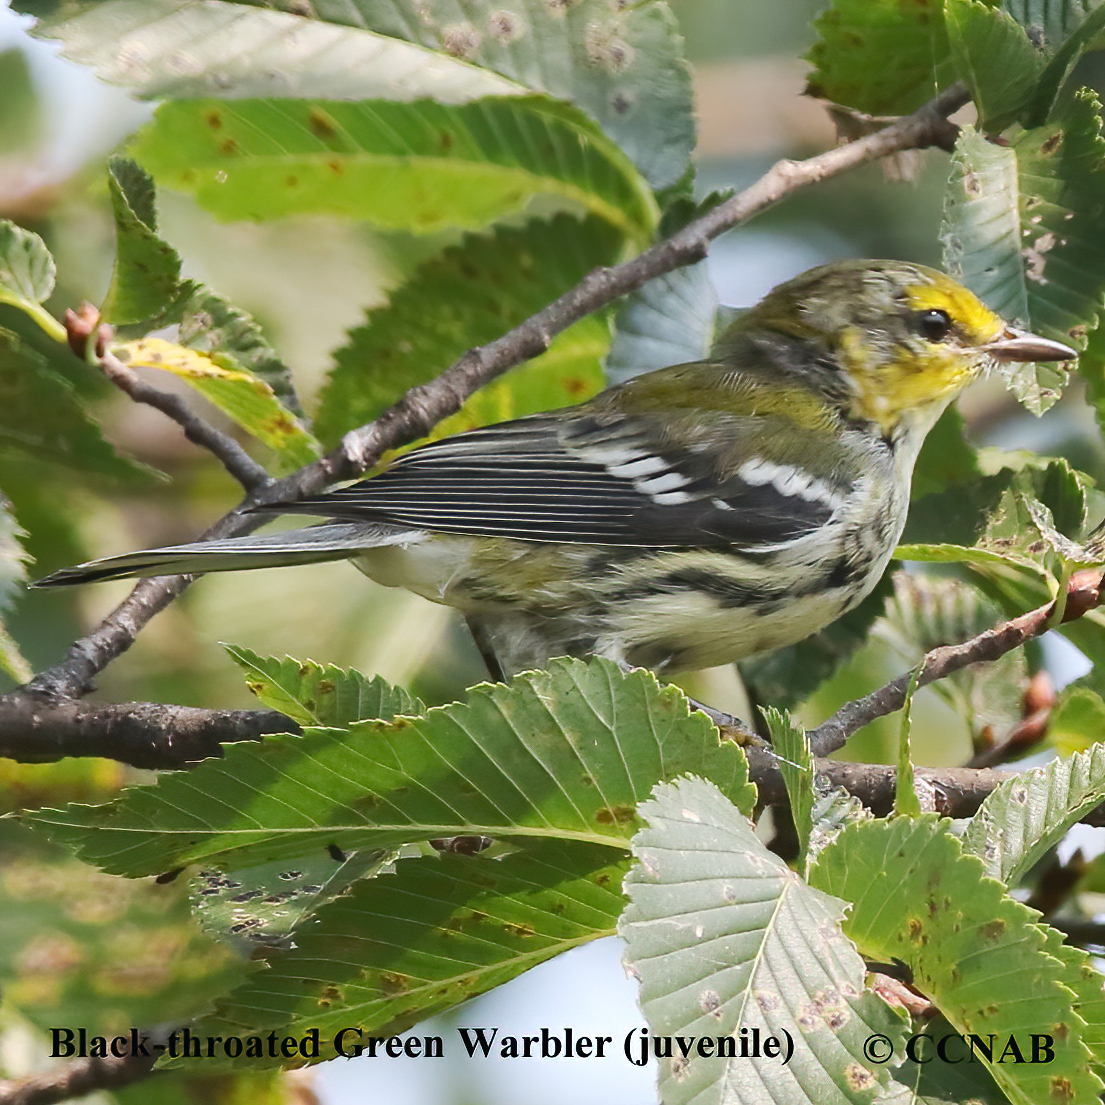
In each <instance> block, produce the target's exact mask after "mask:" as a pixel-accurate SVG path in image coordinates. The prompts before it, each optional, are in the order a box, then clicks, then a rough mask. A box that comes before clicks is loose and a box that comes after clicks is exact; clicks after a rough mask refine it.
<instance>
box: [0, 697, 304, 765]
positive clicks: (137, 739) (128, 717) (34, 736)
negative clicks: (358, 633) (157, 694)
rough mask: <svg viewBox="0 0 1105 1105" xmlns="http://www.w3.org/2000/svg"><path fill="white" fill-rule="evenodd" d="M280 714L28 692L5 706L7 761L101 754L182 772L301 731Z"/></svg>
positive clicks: (0, 748) (1, 740)
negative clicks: (229, 747)
mask: <svg viewBox="0 0 1105 1105" xmlns="http://www.w3.org/2000/svg"><path fill="white" fill-rule="evenodd" d="M298 732H300V729H299V726H298V725H297V724H296V723H295V722H294V721H292V719H291V718H289V717H285V716H284V715H283V714H280V713H277V712H276V711H275V710H201V709H197V708H195V707H192V706H167V705H162V704H159V703H153V702H123V703H119V704H113V705H110V706H99V705H96V704H93V703H87V702H79V701H76V700H74V699H57V698H50V697H46V696H43V695H38V694H32V693H25V694H22V695H18V696H15V695H13V696H9V697H8V698H7V699H6V700H3V701H0V757H6V758H8V759H12V760H17V761H19V762H20V763H52V762H53V761H55V760H60V759H63V758H65V757H66V756H102V757H104V758H105V759H109V760H118V761H119V762H121V763H125V764H130V765H131V766H132V767H142V768H149V769H157V768H178V767H184V766H185V765H186V764H189V763H194V762H195V761H196V760H202V759H205V758H207V757H208V756H221V755H222V745H224V744H227V743H230V742H232V741H243V740H258V739H259V738H260V737H263V736H267V735H269V734H272V733H298Z"/></svg>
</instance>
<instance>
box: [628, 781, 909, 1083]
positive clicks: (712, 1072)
mask: <svg viewBox="0 0 1105 1105" xmlns="http://www.w3.org/2000/svg"><path fill="white" fill-rule="evenodd" d="M641 812H642V814H643V815H644V817H645V818H647V820H648V823H649V827H648V828H646V829H643V830H641V832H639V833H638V834H637V836H636V837H634V840H633V850H634V853H635V855H636V856H637V858H638V861H639V862H638V865H637V866H636V867H634V868H633V870H632V871H631V872H630V873H629V875H628V876H627V878H626V883H625V885H626V891H627V892H628V894H629V898H630V904H629V906H628V907H627V909H626V911H625V913H624V914H623V916H622V920H621V922H620V923H619V926H618V930H619V932H620V933H621V935H622V937H623V938H624V939H625V941H626V945H627V952H626V959H627V963H628V965H629V970H630V971H631V973H632V974H634V975H635V976H636V977H637V978H638V979H639V980H640V983H641V999H640V1001H641V1009H642V1011H643V1012H644V1014H645V1018H646V1020H647V1021H648V1023H649V1028H650V1029H651V1031H652V1033H653V1034H654V1035H656V1036H661V1037H683V1038H684V1039H688V1038H691V1039H695V1038H702V1037H707V1038H711V1039H713V1038H717V1039H724V1038H726V1037H729V1038H732V1039H733V1040H734V1042H735V1043H737V1044H738V1046H739V1043H740V1041H742V1040H745V1039H746V1038H751V1037H752V1034H753V1033H754V1032H755V1031H756V1030H759V1034H760V1038H761V1041H762V1040H763V1039H764V1038H765V1037H774V1038H776V1039H778V1040H780V1041H781V1044H782V1047H781V1050H780V1053H779V1057H764V1056H763V1055H762V1054H761V1055H760V1056H759V1057H756V1056H754V1055H753V1056H749V1055H740V1054H738V1056H737V1057H735V1058H730V1059H726V1058H722V1057H719V1056H714V1055H710V1054H709V1053H707V1055H705V1056H703V1055H701V1054H699V1053H697V1052H696V1051H695V1050H694V1048H693V1044H692V1048H691V1054H690V1055H689V1056H687V1057H686V1058H684V1057H682V1056H680V1057H677V1058H675V1059H662V1060H661V1061H660V1096H661V1099H662V1100H663V1101H664V1102H665V1105H682V1103H684V1102H690V1101H702V1100H716V1101H733V1102H737V1101H739V1102H741V1103H742V1105H760V1103H764V1105H767V1103H774V1102H779V1101H817V1102H819V1103H821V1102H825V1103H836V1102H840V1103H844V1102H853V1101H860V1100H867V1101H869V1100H871V1098H872V1096H873V1095H874V1094H875V1093H878V1092H879V1091H881V1093H882V1094H887V1093H888V1092H891V1091H893V1089H894V1083H893V1082H892V1080H891V1078H890V1076H889V1073H888V1068H887V1067H886V1066H885V1065H883V1066H880V1065H877V1064H875V1063H872V1062H871V1061H870V1060H869V1059H867V1058H865V1054H864V1051H863V1046H864V1042H865V1040H867V1039H869V1038H870V1037H872V1036H873V1035H874V1034H875V1033H879V1034H881V1035H882V1036H883V1037H884V1038H885V1039H886V1043H887V1050H888V1052H891V1053H893V1052H895V1051H897V1050H898V1049H899V1048H900V1047H901V1046H902V1045H903V1043H904V1036H905V1022H904V1018H902V1017H901V1016H899V1015H898V1014H896V1013H894V1012H892V1011H891V1010H890V1008H889V1007H888V1006H887V1005H885V1004H884V1003H883V1002H882V1001H881V1000H879V999H878V998H876V997H875V995H874V994H871V993H868V992H866V991H865V990H864V972H865V968H864V964H863V961H862V959H860V957H859V955H858V954H857V953H856V951H855V949H854V948H853V947H852V945H851V944H850V943H849V942H848V941H847V940H846V939H845V938H844V937H843V935H842V933H841V930H840V922H841V919H842V918H843V916H844V913H845V908H846V906H845V903H844V902H842V901H840V900H839V899H837V898H832V897H829V896H828V895H826V894H823V893H821V892H819V891H817V890H814V889H812V888H811V887H809V886H807V885H806V884H804V883H803V882H802V881H801V880H800V879H798V878H797V876H795V874H794V873H793V872H792V871H791V870H790V869H789V868H788V867H787V865H786V864H785V863H783V862H782V861H781V860H780V859H778V857H776V856H774V855H772V854H771V853H770V852H769V851H768V850H767V848H766V847H765V846H764V845H763V844H762V843H761V842H760V841H759V840H758V839H757V837H756V834H755V831H754V829H753V827H752V824H751V822H749V821H748V819H747V818H746V817H745V816H743V815H742V814H741V813H740V811H738V810H736V809H734V808H733V807H732V806H731V805H730V804H729V803H728V802H727V801H726V800H725V798H724V797H723V796H722V795H721V794H720V793H719V792H718V791H717V789H716V788H715V787H713V786H712V785H710V784H709V783H706V782H704V781H703V780H701V779H680V780H678V781H677V782H675V783H672V784H665V785H662V786H659V787H657V788H656V791H655V797H654V798H652V799H650V800H649V801H647V802H645V803H644V805H643V806H642V811H641ZM788 1039H789V1045H788V1042H787V1041H788ZM886 1057H888V1056H884V1057H883V1058H886ZM782 1058H785V1059H786V1061H785V1062H781V1061H780V1060H781V1059H782ZM878 1100H880V1101H882V1100H884V1097H883V1096H881V1095H880V1096H879V1098H878Z"/></svg>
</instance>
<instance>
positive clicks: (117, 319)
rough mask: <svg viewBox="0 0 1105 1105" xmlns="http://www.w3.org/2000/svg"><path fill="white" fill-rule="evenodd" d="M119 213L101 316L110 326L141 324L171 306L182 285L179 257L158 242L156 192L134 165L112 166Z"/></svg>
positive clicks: (119, 160) (114, 162)
mask: <svg viewBox="0 0 1105 1105" xmlns="http://www.w3.org/2000/svg"><path fill="white" fill-rule="evenodd" d="M107 181H108V190H109V191H110V193H111V206H112V209H113V210H114V212H115V231H116V236H117V242H116V248H115V269H114V271H113V272H112V275H111V286H110V287H109V288H108V291H107V298H106V299H105V300H104V303H103V307H102V308H101V314H102V315H103V317H104V320H105V321H107V322H110V323H115V324H119V323H132V324H133V323H140V322H145V321H146V320H147V319H152V318H155V317H156V316H158V315H160V314H161V313H162V312H163V311H165V309H166V308H167V307H168V306H169V304H170V303H172V301H173V300H174V298H175V297H176V295H177V292H178V289H179V285H180V255H179V254H178V253H177V251H176V250H175V249H173V247H172V246H170V245H168V244H166V243H165V242H163V241H162V240H161V239H160V238H159V237H158V236H157V217H156V213H155V210H154V187H153V181H152V180H151V179H150V177H149V175H148V174H147V173H145V172H144V171H143V170H142V169H140V168H139V167H138V165H136V164H135V163H134V162H133V161H130V160H128V159H127V158H123V157H113V158H111V159H110V160H109V161H108V164H107Z"/></svg>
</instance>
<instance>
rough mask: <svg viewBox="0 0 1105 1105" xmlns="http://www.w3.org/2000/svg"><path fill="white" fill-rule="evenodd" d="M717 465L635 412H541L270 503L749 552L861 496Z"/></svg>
mask: <svg viewBox="0 0 1105 1105" xmlns="http://www.w3.org/2000/svg"><path fill="white" fill-rule="evenodd" d="M718 460H719V458H718V456H717V455H716V451H715V452H711V451H709V450H705V449H699V450H698V451H695V450H692V449H687V448H678V447H672V446H670V445H669V446H665V444H664V443H663V439H662V434H661V432H660V430H659V429H658V428H657V427H650V426H649V425H648V423H647V421H645V420H642V419H641V418H640V417H639V416H636V417H633V418H618V417H617V416H610V415H607V416H604V417H603V418H601V419H600V418H597V417H594V416H589V417H584V418H576V419H573V420H572V421H571V422H570V423H566V422H565V421H563V420H558V419H556V418H550V417H548V416H543V415H536V416H532V417H529V418H523V419H518V420H516V421H514V422H504V423H500V424H498V425H496V426H492V427H489V428H488V429H484V430H475V431H472V432H470V433H464V434H459V435H457V436H455V437H451V438H447V439H445V440H443V441H438V442H433V443H431V444H429V445H424V446H422V447H421V448H419V449H416V450H414V451H413V452H411V453H408V454H407V455H406V456H404V457H402V458H401V459H399V460H398V461H396V462H395V463H394V464H392V465H391V467H390V468H388V469H387V470H386V471H385V472H383V473H382V474H380V475H378V476H375V477H373V478H372V479H368V480H362V481H361V482H359V483H356V484H353V485H352V486H350V487H345V488H341V489H339V490H336V491H332V492H330V493H328V494H325V495H320V496H318V497H316V498H312V499H305V500H302V501H299V502H295V503H277V504H274V505H273V506H272V507H266V508H263V509H272V510H278V511H281V512H285V513H290V512H295V513H308V514H318V515H324V516H327V517H329V518H334V519H340V520H343V521H353V520H362V521H386V522H394V523H399V524H402V525H406V526H412V527H416V528H419V529H427V530H431V531H437V532H441V533H458V534H470V535H474V536H483V537H514V538H521V539H524V540H529V541H553V542H590V543H598V544H610V545H639V546H650V547H703V546H714V547H732V546H737V547H742V548H747V549H748V550H749V551H753V550H754V549H756V548H761V549H768V548H771V547H773V546H778V545H780V544H786V543H788V542H790V541H793V540H795V539H797V538H799V537H801V536H802V535H803V534H806V533H809V532H811V531H812V530H815V529H817V528H818V527H819V526H821V525H823V524H824V523H825V522H826V521H827V520H828V519H829V518H830V517H831V515H832V514H833V512H834V511H835V510H836V509H838V508H839V507H840V506H841V504H842V503H843V502H844V501H845V500H846V498H847V497H848V495H849V494H851V492H852V490H853V488H852V484H851V482H850V481H849V480H848V479H847V478H846V476H842V475H837V476H835V477H831V478H826V477H814V476H812V475H810V474H808V473H806V472H805V471H804V470H803V469H802V468H801V467H800V466H799V465H788V464H772V463H769V462H766V461H762V460H761V461H750V462H748V463H745V464H742V465H741V466H739V468H738V469H737V471H736V472H733V473H727V474H726V477H725V478H724V479H720V480H719V474H718V467H719V464H718Z"/></svg>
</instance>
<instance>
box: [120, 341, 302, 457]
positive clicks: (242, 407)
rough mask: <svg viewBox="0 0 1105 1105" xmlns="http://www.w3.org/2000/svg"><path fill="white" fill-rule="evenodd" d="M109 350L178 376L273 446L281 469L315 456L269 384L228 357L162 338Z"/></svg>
mask: <svg viewBox="0 0 1105 1105" xmlns="http://www.w3.org/2000/svg"><path fill="white" fill-rule="evenodd" d="M111 352H112V353H113V354H114V355H115V356H116V357H117V358H118V359H119V360H120V361H122V362H123V363H124V364H127V365H130V366H131V367H132V368H157V369H161V370H163V371H165V372H171V373H172V374H173V375H174V376H179V377H180V378H181V379H183V380H184V381H186V382H187V383H188V384H189V385H190V386H191V387H193V388H195V390H196V391H198V392H199V393H200V395H202V396H203V397H204V398H205V399H207V400H208V401H209V402H210V403H212V404H213V405H214V406H216V407H218V408H219V410H221V411H222V412H223V413H224V414H225V415H227V416H228V417H230V418H232V419H233V420H234V421H235V422H237V423H238V425H239V426H241V427H242V429H244V430H246V431H247V432H248V433H251V434H252V435H253V436H254V437H255V438H257V440H258V441H262V442H264V443H265V444H266V445H267V446H268V447H269V448H270V449H272V450H273V452H275V453H276V455H277V457H278V458H279V460H280V467H281V469H283V470H284V471H294V470H295V469H297V468H301V467H302V466H303V465H305V464H310V463H311V461H313V460H315V459H316V458H317V457H318V453H319V449H318V443H317V442H316V441H315V439H314V438H313V437H312V436H311V435H310V434H309V433H307V431H306V430H305V429H304V428H303V427H302V426H301V425H300V424H299V422H297V421H296V419H295V416H294V415H292V413H291V412H290V411H289V410H288V409H287V408H286V407H285V406H284V405H283V404H282V403H281V402H280V401H279V400H278V399H277V398H276V396H275V394H274V393H273V390H272V388H271V387H269V385H268V384H267V383H265V381H264V380H261V379H259V378H258V377H256V376H254V375H253V374H252V373H251V372H248V371H243V370H242V369H240V368H237V367H234V359H233V357H225V356H223V355H221V354H220V353H217V352H216V353H210V354H208V353H197V352H196V351H195V350H193V349H189V348H187V347H186V346H183V345H178V344H176V343H175V342H170V341H165V340H164V339H163V338H139V339H138V340H137V341H131V342H123V343H121V344H120V343H116V344H113V345H112V346H111Z"/></svg>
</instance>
